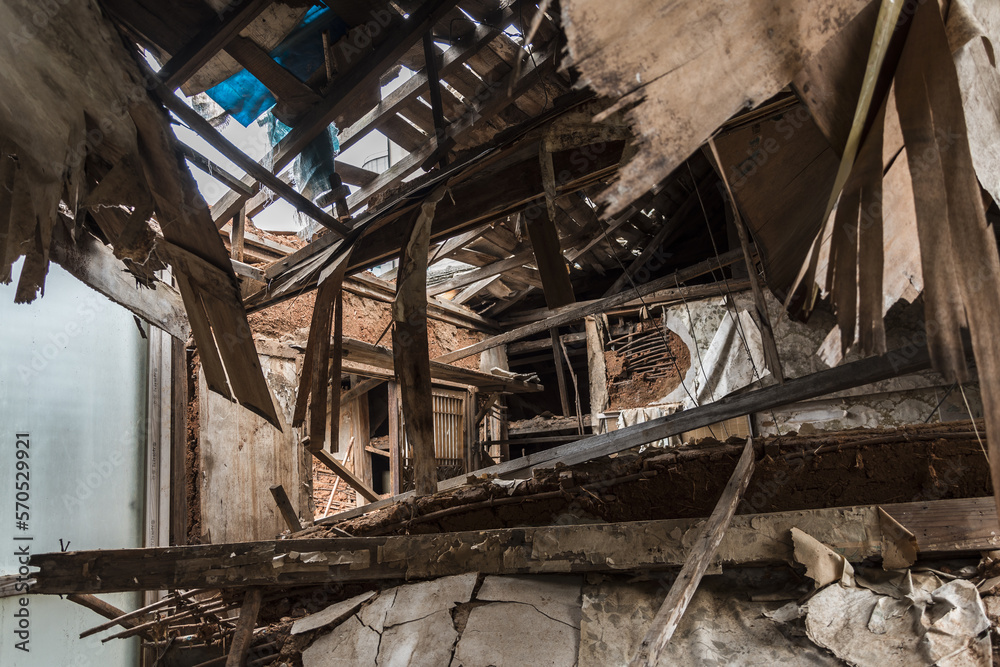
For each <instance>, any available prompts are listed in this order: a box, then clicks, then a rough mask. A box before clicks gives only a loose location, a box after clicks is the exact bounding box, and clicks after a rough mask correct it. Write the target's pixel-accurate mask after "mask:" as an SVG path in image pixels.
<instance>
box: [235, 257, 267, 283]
mask: <svg viewBox="0 0 1000 667" xmlns="http://www.w3.org/2000/svg"><path fill="white" fill-rule="evenodd" d="M232 264H233V272H234V273H235V274H236V275H238V276H243V277H244V278H250V279H252V280H257V281H259V282H265V281H266V279H265V278H264V272H263V271H261V270H260V269H258V268H257V267H256V266H250V265H249V264H244V263H243V262H239V261H237V260H235V259H234V260H233V261H232Z"/></svg>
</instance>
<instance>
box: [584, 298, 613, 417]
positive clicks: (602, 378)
mask: <svg viewBox="0 0 1000 667" xmlns="http://www.w3.org/2000/svg"><path fill="white" fill-rule="evenodd" d="M584 324H585V325H586V327H587V372H588V375H589V377H590V430H591V431H592V432H593V433H603V432H604V427H603V424H602V421H601V415H603V414H604V411H605V410H607V409H608V371H607V367H606V366H605V364H604V320H603V319H601V318H600V317H595V316H593V315H591V316H588V317H587V318H586V319H584Z"/></svg>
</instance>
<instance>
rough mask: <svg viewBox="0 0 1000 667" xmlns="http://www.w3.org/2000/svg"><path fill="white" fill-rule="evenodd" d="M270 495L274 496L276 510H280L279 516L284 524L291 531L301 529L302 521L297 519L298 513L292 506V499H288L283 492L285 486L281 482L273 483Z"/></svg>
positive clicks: (294, 531) (295, 531)
mask: <svg viewBox="0 0 1000 667" xmlns="http://www.w3.org/2000/svg"><path fill="white" fill-rule="evenodd" d="M269 490H270V491H271V496H272V497H274V502H275V504H276V505H277V506H278V511H279V512H281V518H282V519H284V520H285V525H287V526H288V529H289V530H291V531H292V532H293V533H297V532H299V531H300V530H302V522H301V521H299V514H298V512H296V511H295V508H294V507H292V501H291V500H289V499H288V494H287V493H285V487H283V486H282V485H281V484H275V485H274V486H272V487H270V489H269Z"/></svg>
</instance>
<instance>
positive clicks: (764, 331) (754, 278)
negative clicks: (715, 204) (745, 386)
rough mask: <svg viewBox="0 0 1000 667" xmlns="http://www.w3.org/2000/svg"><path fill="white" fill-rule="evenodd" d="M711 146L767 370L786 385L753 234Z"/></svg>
mask: <svg viewBox="0 0 1000 667" xmlns="http://www.w3.org/2000/svg"><path fill="white" fill-rule="evenodd" d="M708 146H709V148H710V149H711V150H712V157H713V158H714V160H715V164H716V166H717V167H718V169H719V177H720V178H721V179H722V184H723V185H724V186H725V187H726V195H727V196H728V197H729V210H730V211H731V212H732V215H733V217H732V222H733V226H734V227H736V234H737V235H738V236H739V237H740V247H741V248H742V249H743V260H744V261H745V262H746V265H747V274H748V277H749V279H750V289H751V291H752V292H753V302H754V310H755V311H756V312H755V313H754V314H755V316H756V317H754V319H755V320H756V321H757V324H758V327H759V328H760V337H761V341H762V342H763V347H764V362H765V364H766V365H767V369H768V370H769V371H771V374H772V375H773V376H774V378H775V379H776V380H777V381H778V382H779V383H782V382H784V381H785V374H784V372H783V371H782V370H781V358H780V357H779V356H778V345H777V344H776V343H775V342H774V329H773V328H772V327H771V316H770V315H768V313H767V301H765V300H764V290H763V289H762V288H761V286H760V278H759V276H758V274H757V263H756V262H754V259H753V253H752V252H751V251H750V234H749V232H747V228H746V226H745V225H744V223H743V217H742V216H741V215H740V209H739V207H738V206H737V205H736V198H735V197H734V196H733V190H732V188H731V187H730V185H729V179H728V178H727V177H726V172H725V169H724V167H723V166H722V161H721V160H720V159H719V151H718V149H717V148H716V147H715V141H713V140H712V139H709V140H708Z"/></svg>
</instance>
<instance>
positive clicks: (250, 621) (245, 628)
mask: <svg viewBox="0 0 1000 667" xmlns="http://www.w3.org/2000/svg"><path fill="white" fill-rule="evenodd" d="M263 599H264V592H263V589H261V588H250V589H247V593H246V596H245V597H244V598H243V606H242V607H240V617H239V620H237V621H236V630H235V631H234V632H233V641H232V644H231V645H230V647H229V655H228V657H227V658H226V667H243V665H244V664H246V657H247V652H248V651H249V650H250V644H252V643H253V631H254V629H256V627H257V616H258V614H260V604H261V602H262V601H263Z"/></svg>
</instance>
